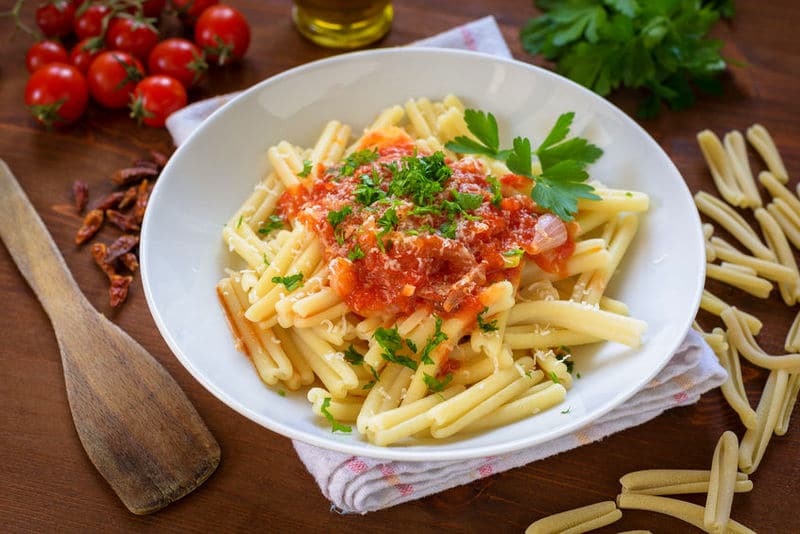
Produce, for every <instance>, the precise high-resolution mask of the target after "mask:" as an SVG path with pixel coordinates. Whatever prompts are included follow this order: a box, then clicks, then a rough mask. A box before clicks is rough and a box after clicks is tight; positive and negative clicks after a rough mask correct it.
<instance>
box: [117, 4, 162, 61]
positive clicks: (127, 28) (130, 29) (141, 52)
mask: <svg viewBox="0 0 800 534" xmlns="http://www.w3.org/2000/svg"><path fill="white" fill-rule="evenodd" d="M156 44H158V31H157V30H156V29H155V27H154V26H153V25H152V24H151V23H150V22H149V21H148V19H144V18H141V17H135V16H132V15H120V16H118V17H117V18H114V19H112V20H111V23H110V24H109V25H108V31H107V32H106V46H107V47H108V48H110V49H112V50H122V51H123V52H127V53H129V54H131V55H134V56H136V58H137V59H140V60H142V61H147V56H149V55H150V51H151V50H152V49H153V47H154V46H156Z"/></svg>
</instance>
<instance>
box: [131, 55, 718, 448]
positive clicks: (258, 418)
mask: <svg viewBox="0 0 800 534" xmlns="http://www.w3.org/2000/svg"><path fill="white" fill-rule="evenodd" d="M430 54H435V55H440V56H450V57H454V58H459V59H463V58H480V59H484V60H486V59H489V60H491V61H494V62H498V63H505V64H508V65H509V66H511V67H512V68H523V69H528V70H530V71H533V72H534V73H535V74H536V75H537V76H545V77H548V78H551V79H553V80H556V82H557V83H561V84H564V83H566V84H569V85H571V86H573V88H576V89H578V90H579V91H580V92H583V93H584V94H585V95H586V96H588V97H589V98H590V99H594V100H596V101H597V102H598V103H600V105H605V106H607V108H608V109H609V112H610V113H612V114H615V115H617V116H618V117H619V118H620V119H621V120H622V121H623V122H625V123H626V124H628V125H629V126H632V127H633V128H634V129H635V130H636V132H637V133H638V134H639V136H640V137H642V139H643V141H644V142H645V143H649V144H651V145H653V146H654V147H655V148H656V149H657V150H658V151H660V152H661V153H662V154H663V155H664V157H665V159H666V161H667V162H668V169H669V170H671V171H672V172H674V173H675V175H676V176H677V177H678V178H680V184H679V186H680V187H682V189H683V191H684V193H685V194H686V195H687V196H688V198H690V199H691V197H692V195H691V191H690V190H689V188H688V186H687V184H686V181H685V179H684V178H683V176H682V175H681V173H680V171H679V170H678V168H677V167H676V166H675V163H674V162H673V161H672V159H671V158H670V157H669V155H668V154H667V153H666V151H664V149H663V148H662V147H661V146H660V145H659V144H658V143H657V142H656V141H655V139H653V137H652V136H651V135H650V134H649V133H648V132H647V131H646V130H645V129H644V128H643V127H642V126H641V125H640V124H639V123H638V122H636V121H635V120H634V119H633V118H631V117H630V116H629V115H628V114H626V113H625V112H624V111H622V110H621V109H620V108H618V107H617V106H616V105H614V104H613V103H612V102H610V101H609V100H606V99H605V98H603V97H601V96H599V95H597V94H596V93H594V92H592V91H590V90H589V89H587V88H585V87H583V86H581V85H579V84H577V83H576V82H573V81H572V80H570V79H568V78H565V77H563V76H561V75H559V74H556V73H555V72H552V71H550V70H547V69H544V68H541V67H538V66H536V65H533V64H530V63H526V62H523V61H519V60H517V59H514V58H507V57H501V56H496V55H493V54H488V53H483V52H475V51H469V50H461V49H448V48H437V47H390V48H381V49H374V50H365V51H357V52H348V53H344V54H340V55H336V56H332V57H328V58H323V59H319V60H315V61H312V62H309V63H305V64H302V65H299V66H297V67H294V68H292V69H289V70H286V71H284V72H281V73H278V74H276V75H274V76H270V77H269V78H266V79H264V80H262V81H260V82H258V83H256V84H254V85H253V86H251V87H249V88H247V89H244V90H242V91H241V92H239V94H237V95H236V96H234V97H233V98H231V99H230V100H229V101H228V102H226V103H225V104H223V105H222V106H220V107H219V108H218V109H216V110H215V111H214V112H213V113H212V114H211V115H210V116H209V117H208V118H206V119H205V120H204V121H203V122H202V123H201V124H200V125H198V126H197V128H195V130H194V131H193V132H192V133H191V134H190V135H189V136H188V137H187V138H186V140H185V141H184V142H183V143H181V145H180V146H178V147H177V149H176V151H175V153H174V154H173V155H172V157H170V160H169V161H168V162H167V165H166V166H165V167H164V169H163V170H162V172H161V174H162V175H166V176H169V171H170V169H171V168H172V166H173V164H174V162H175V161H176V160H177V158H175V157H174V156H175V154H179V153H181V152H183V151H186V150H189V149H190V148H191V145H192V140H193V139H194V137H195V136H197V135H199V134H200V133H201V132H202V131H204V130H205V129H207V128H209V127H213V125H214V124H215V123H216V122H217V121H219V120H221V119H220V118H221V117H222V116H224V115H225V114H226V113H227V110H228V109H230V108H232V107H235V106H237V105H239V103H240V102H241V101H244V100H246V99H247V98H249V97H250V96H251V95H253V94H255V93H258V92H260V91H262V90H263V89H264V88H265V87H268V86H270V85H272V84H275V83H278V82H280V81H281V80H283V79H284V78H287V77H293V76H298V75H301V74H303V73H304V72H306V71H309V70H314V69H316V68H318V67H319V66H321V65H331V64H336V63H341V62H349V61H358V60H360V59H362V58H374V57H380V56H394V55H422V56H424V55H430ZM187 147H189V148H187ZM163 181H164V180H163V178H159V180H157V181H156V185H155V187H154V189H153V191H152V193H151V196H150V200H151V202H155V203H156V204H157V203H158V202H159V198H160V197H159V192H160V190H161V184H162V182H163ZM692 205H693V204H692ZM151 212H152V210H147V212H146V213H145V217H144V221H143V223H142V230H141V245H140V257H141V276H142V286H143V288H144V294H145V300H146V302H147V306H148V309H149V310H150V313H151V315H152V317H153V320H154V322H155V324H156V327H157V328H158V330H159V332H160V334H161V336H162V337H163V338H164V340H165V341H166V343H167V345H168V346H169V348H170V350H171V351H172V353H173V354H174V355H175V356H176V358H177V359H178V361H179V362H180V363H181V365H183V367H184V368H185V369H186V370H187V371H189V373H190V374H191V375H192V376H193V377H194V379H195V380H197V381H198V382H199V383H200V384H201V385H202V386H203V387H204V388H205V389H206V390H207V391H209V392H210V393H211V394H212V395H214V396H215V397H216V398H217V399H218V400H220V401H221V402H222V403H223V404H225V405H227V406H228V407H229V408H231V409H233V410H234V411H236V412H238V413H239V414H241V415H243V416H244V417H246V418H248V419H250V420H251V421H253V422H255V423H257V424H259V425H260V426H263V427H265V428H267V429H269V430H271V431H273V432H276V433H278V434H280V435H282V436H285V437H288V438H290V439H293V440H294V439H296V440H299V441H302V442H304V443H307V444H310V445H314V446H317V447H321V448H323V449H327V450H332V451H336V452H340V453H345V454H352V455H356V456H363V457H370V458H377V459H384V460H401V461H415V462H418V461H448V460H453V461H455V460H467V459H474V458H480V457H487V456H496V455H500V454H505V453H510V452H513V451H517V450H521V449H525V448H529V447H532V446H535V445H539V444H542V443H546V442H549V441H552V440H554V439H557V438H559V437H563V436H565V435H567V434H569V433H572V432H574V431H576V430H578V429H580V428H583V427H586V426H588V425H590V424H592V423H593V422H595V421H597V420H598V419H600V418H601V417H603V416H604V415H606V414H607V413H609V412H610V411H612V410H614V409H615V408H617V407H619V406H620V405H622V404H623V403H624V402H626V401H627V400H628V399H630V398H631V397H632V396H633V395H635V394H636V393H638V392H639V391H641V389H642V387H643V386H644V385H645V384H647V383H648V382H650V381H651V380H652V379H653V378H654V377H655V376H656V375H657V374H658V373H659V372H660V371H661V370H662V369H663V368H664V367H665V366H666V365H667V363H668V362H669V361H670V358H669V357H668V355H671V354H673V353H674V352H675V350H676V349H677V348H678V347H679V346H680V344H681V343H682V341H683V340H684V337H685V335H686V333H688V332H689V330H690V328H691V323H692V320H693V319H694V315H695V313H696V311H697V309H698V308H699V305H700V299H701V296H702V291H703V286H704V280H705V262H704V261H699V265H700V269H698V271H697V276H696V279H695V281H694V282H695V291H694V295H693V298H692V302H691V307H690V308H689V309H690V310H692V313H691V315H689V316H688V317H686V318H685V319H684V325H683V327H682V328H681V330H680V331H681V332H683V335H681V336H678V337H676V339H675V340H674V341H673V342H672V343H671V344H670V345H669V347H668V350H665V356H664V357H663V358H662V360H661V361H660V362H659V363H658V365H655V366H653V368H652V370H651V372H650V373H649V374H648V375H647V376H645V377H643V379H641V380H639V381H638V382H637V383H636V384H635V386H633V387H630V388H629V389H626V390H625V391H624V392H622V393H619V394H617V395H615V396H614V397H613V398H612V399H611V400H610V401H608V402H606V403H605V405H603V406H601V407H600V408H599V409H595V410H593V411H592V413H591V415H590V416H588V417H582V418H578V419H576V420H574V421H572V422H569V423H567V424H565V425H561V426H559V427H556V428H555V429H554V430H551V431H548V432H544V433H539V434H536V435H534V436H532V437H525V438H519V439H514V440H508V441H499V442H498V443H494V444H489V445H480V446H475V447H471V448H467V449H462V450H459V449H456V450H451V449H446V448H445V449H442V450H441V451H436V450H431V449H432V448H433V447H432V446H428V445H426V448H425V449H424V450H420V449H416V448H414V447H403V446H398V447H391V446H390V447H376V446H371V445H370V444H369V443H366V442H360V441H359V442H352V441H349V440H347V441H343V440H337V439H336V437H337V436H336V435H335V434H331V435H330V437H329V438H323V437H321V436H318V435H315V434H312V433H308V432H305V431H303V430H298V429H296V428H294V427H292V426H289V425H286V424H283V423H280V422H277V421H274V420H272V419H271V418H269V417H268V416H265V415H264V414H261V413H258V412H255V411H254V410H252V409H250V408H249V407H248V406H246V405H244V404H242V403H240V402H238V401H237V400H235V399H234V398H232V397H231V396H229V395H228V394H227V393H226V391H224V390H222V389H220V388H219V387H217V386H216V385H215V384H213V383H212V382H211V381H210V380H208V379H206V378H205V376H204V375H203V373H201V372H200V370H199V369H198V368H197V367H196V366H195V365H194V364H193V363H192V360H191V359H190V358H189V357H187V355H186V354H184V352H183V350H182V349H181V347H180V345H179V344H178V342H177V341H176V339H175V338H174V337H173V335H172V333H171V332H170V330H169V328H168V327H167V324H166V323H165V321H164V319H163V318H162V316H161V313H160V312H159V309H158V308H157V307H156V304H155V297H154V295H153V293H152V288H151V284H150V277H151V273H150V271H149V267H148V265H149V261H148V260H149V254H148V243H149V240H148V239H147V236H148V235H149V234H150V232H152V231H153V230H152V229H151V224H150V221H151V220H152V216H151V215H150V214H151ZM687 216H690V217H691V218H692V219H693V222H694V226H695V227H696V229H697V232H696V237H698V239H697V240H695V241H694V243H693V244H694V249H695V250H694V252H695V256H696V257H697V258H700V257H701V256H702V255H703V254H704V248H703V247H704V244H703V241H702V231H701V221H700V215H699V213H698V212H697V210H696V209H695V210H691V212H690V214H688V215H687ZM688 244H691V242H689V243H687V245H688ZM448 443H449V442H448ZM444 445H446V444H444Z"/></svg>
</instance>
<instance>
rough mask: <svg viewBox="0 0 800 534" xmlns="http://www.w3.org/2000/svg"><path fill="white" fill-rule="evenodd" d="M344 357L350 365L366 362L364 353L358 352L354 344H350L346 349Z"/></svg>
mask: <svg viewBox="0 0 800 534" xmlns="http://www.w3.org/2000/svg"><path fill="white" fill-rule="evenodd" d="M344 359H345V361H346V362H347V363H349V364H350V365H361V364H362V363H364V355H363V354H361V353H360V352H358V351H357V350H356V349H355V347H353V345H350V346H349V347H347V349H345V351H344Z"/></svg>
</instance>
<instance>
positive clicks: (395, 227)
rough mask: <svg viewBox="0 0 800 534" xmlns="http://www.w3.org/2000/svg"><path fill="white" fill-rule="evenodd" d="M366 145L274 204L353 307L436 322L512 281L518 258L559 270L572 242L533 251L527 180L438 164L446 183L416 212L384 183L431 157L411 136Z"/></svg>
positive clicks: (391, 134) (396, 132)
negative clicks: (306, 237)
mask: <svg viewBox="0 0 800 534" xmlns="http://www.w3.org/2000/svg"><path fill="white" fill-rule="evenodd" d="M365 147H366V148H368V149H369V150H376V151H377V152H373V153H372V154H367V156H368V157H365V158H362V159H361V160H359V159H358V158H355V159H353V160H352V161H350V163H351V164H352V165H351V168H347V163H348V161H347V160H346V161H345V164H344V165H337V166H334V167H332V168H327V169H325V168H323V167H322V166H321V165H319V166H318V168H317V169H316V171H317V172H316V174H317V177H315V178H312V177H309V178H308V179H307V180H306V182H305V183H302V184H300V185H299V186H296V187H295V188H293V189H291V190H289V191H287V192H286V193H284V195H283V196H282V198H281V200H280V203H279V212H280V213H281V215H283V216H284V217H287V218H289V219H291V220H294V219H297V220H298V221H300V222H302V223H304V224H306V225H307V226H308V227H309V228H310V229H312V230H313V231H314V232H315V233H316V234H317V235H318V236H319V237H320V239H321V240H322V243H323V245H324V255H325V259H326V260H327V261H328V262H329V266H330V277H331V286H332V287H333V288H334V289H335V290H336V291H337V292H338V293H339V294H340V296H341V297H342V298H343V299H344V301H345V302H346V303H347V305H348V306H349V307H350V309H352V310H353V311H355V312H357V313H359V314H361V315H365V316H368V315H372V314H376V313H392V314H400V315H408V314H410V313H412V312H413V311H415V310H417V309H419V308H420V307H427V308H428V309H430V310H432V311H434V312H436V313H437V314H439V315H442V316H445V317H447V316H452V315H454V314H456V313H465V314H466V313H469V314H470V315H471V316H473V317H474V315H476V314H477V313H479V312H480V311H481V310H482V308H483V306H482V304H481V303H480V301H479V299H478V296H479V295H480V292H481V290H482V289H483V288H484V287H486V286H487V285H489V284H491V283H493V282H497V281H501V280H516V279H518V276H519V274H520V270H521V268H522V265H523V264H524V261H525V257H528V258H530V257H533V258H534V259H535V261H536V262H537V264H538V265H539V266H540V267H541V268H542V269H545V270H547V271H551V272H556V273H559V272H563V269H564V262H565V261H566V259H567V258H569V256H571V254H572V252H573V250H574V241H573V239H572V238H571V237H569V236H568V237H567V239H566V241H565V242H564V243H563V244H561V245H560V246H558V247H556V248H553V249H550V250H548V251H547V252H546V253H540V252H539V251H537V250H536V247H535V246H534V237H535V236H536V233H537V221H539V219H540V217H541V216H542V214H543V212H541V211H540V210H539V209H538V208H537V206H536V205H535V203H534V202H533V201H532V200H531V199H530V197H529V196H528V195H527V194H525V193H524V192H522V191H520V190H519V189H518V188H524V187H525V186H526V185H527V186H528V187H530V181H529V180H528V179H527V178H524V177H519V176H516V175H507V176H504V177H501V178H500V180H499V181H497V180H494V179H492V178H489V177H488V176H487V169H486V168H485V165H484V164H483V163H482V162H481V161H479V160H477V159H472V158H464V159H462V160H459V161H449V160H443V161H444V164H446V166H447V167H448V168H449V169H450V171H446V172H448V173H449V177H447V178H446V179H444V180H441V181H440V182H439V185H438V186H435V185H434V186H433V189H434V190H435V189H437V187H438V189H439V190H438V191H434V192H433V193H432V194H430V195H428V198H427V199H426V200H425V201H424V202H423V204H424V206H422V207H421V205H420V203H419V202H417V200H419V198H415V197H414V194H415V193H411V194H409V195H398V194H396V191H394V194H393V193H392V191H393V189H392V188H393V187H394V186H390V184H391V183H392V180H393V179H395V177H396V176H399V175H400V173H401V172H402V170H403V168H404V166H406V167H408V166H411V164H408V163H407V162H408V161H410V160H412V158H417V159H419V158H423V157H424V156H430V154H425V153H417V152H416V151H415V147H414V144H413V141H412V139H411V138H410V137H408V135H407V134H406V133H405V132H404V131H402V130H400V129H394V128H392V129H386V130H382V131H376V132H371V133H370V134H368V135H367V136H366V137H365V139H364V140H363V141H362V143H361V146H360V148H362V149H364V148H365ZM362 154H363V153H362ZM365 160H369V161H365ZM421 161H424V160H421ZM413 163H416V162H413V161H412V164H413ZM432 165H433V164H432ZM350 171H352V172H350ZM312 176H313V175H312ZM414 179H416V178H415V176H414V175H412V176H411V177H410V178H409V180H414ZM365 182H367V186H365V185H364V183H365ZM426 184H428V185H430V182H426ZM409 187H410V188H411V189H412V190H413V187H412V186H409ZM424 187H425V184H423V185H422V186H420V188H424ZM501 189H502V196H500V193H501ZM414 191H416V190H414ZM420 194H421V193H420ZM369 195H371V198H367V197H368V196H369ZM375 198H377V200H374V199H375ZM369 200H374V201H372V202H370V203H368V204H367V203H366V202H369ZM332 212H336V213H334V214H333V215H331V213H332ZM387 212H388V213H387ZM550 217H552V216H550ZM559 223H560V221H559ZM570 233H571V232H570Z"/></svg>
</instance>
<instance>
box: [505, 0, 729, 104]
mask: <svg viewBox="0 0 800 534" xmlns="http://www.w3.org/2000/svg"><path fill="white" fill-rule="evenodd" d="M535 4H536V7H537V8H539V9H540V10H541V11H543V12H544V15H542V16H540V17H537V18H533V19H530V20H529V21H528V23H527V24H526V26H525V27H524V28H523V29H522V32H521V34H520V36H521V39H522V46H523V47H524V48H525V50H527V51H528V52H530V53H531V54H542V55H543V56H544V57H545V58H546V59H549V60H552V61H555V62H556V64H557V70H558V72H560V73H561V74H563V75H565V76H567V77H568V78H571V79H572V80H575V81H576V82H578V83H580V84H581V85H584V86H586V87H588V88H589V89H591V90H593V91H595V92H596V93H598V94H599V95H602V96H605V95H607V94H609V93H610V92H611V91H612V90H614V89H616V88H618V87H620V86H624V87H631V88H635V89H644V90H645V91H647V93H648V94H647V96H646V97H645V98H644V100H643V101H642V102H641V105H640V108H639V115H640V116H641V117H652V116H654V115H657V114H658V113H659V111H660V110H661V103H662V101H663V102H665V103H666V104H667V105H668V106H669V107H670V108H672V109H683V108H687V107H690V106H691V105H693V104H694V102H695V94H694V91H693V86H694V87H695V88H697V89H699V90H701V91H705V92H710V93H719V92H720V91H721V86H720V83H719V80H718V79H717V78H716V77H717V75H718V74H719V73H721V72H722V71H724V70H725V67H726V63H725V60H724V59H723V57H722V56H721V55H720V49H721V48H722V42H721V41H718V40H713V39H708V38H706V34H707V33H708V31H709V29H710V28H711V26H712V25H713V24H714V23H715V22H716V21H717V20H718V19H719V17H720V16H723V17H731V16H733V13H734V7H733V0H535Z"/></svg>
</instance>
